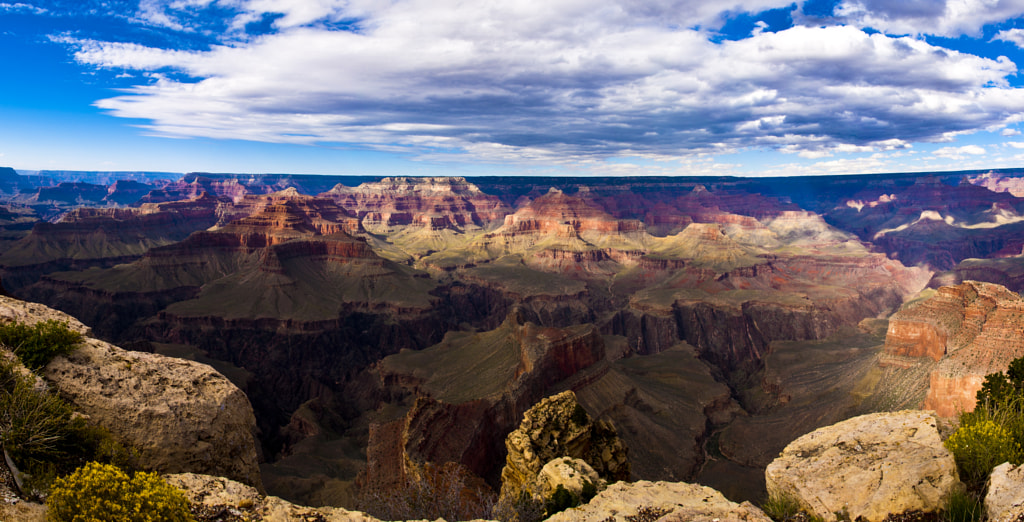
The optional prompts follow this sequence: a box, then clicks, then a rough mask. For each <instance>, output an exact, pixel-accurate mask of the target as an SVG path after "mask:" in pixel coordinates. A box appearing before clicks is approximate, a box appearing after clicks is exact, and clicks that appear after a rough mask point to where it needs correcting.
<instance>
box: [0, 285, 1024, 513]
mask: <svg viewBox="0 0 1024 522" xmlns="http://www.w3.org/2000/svg"><path fill="white" fill-rule="evenodd" d="M48 319H56V320H58V321H63V322H66V323H67V324H68V325H69V327H70V328H72V329H74V330H77V331H79V332H81V333H82V334H84V335H85V336H86V339H85V341H83V342H82V343H81V344H80V345H79V346H78V349H77V351H75V352H74V353H72V354H71V355H70V356H68V357H58V358H57V359H55V360H54V361H53V362H51V363H50V364H49V365H48V366H47V367H46V368H44V370H43V372H42V373H43V375H44V377H45V378H46V380H47V381H48V382H49V384H50V385H51V386H53V387H54V388H55V389H57V390H58V391H59V392H60V393H61V395H62V396H64V397H65V398H66V399H68V400H69V401H70V402H71V403H73V404H74V405H75V407H76V409H78V410H79V411H81V412H82V413H84V414H86V415H89V416H90V418H91V419H92V420H93V421H95V422H97V423H98V424H100V425H102V426H104V427H106V428H107V429H109V430H110V431H111V433H112V435H113V436H114V437H115V438H117V439H118V440H119V441H120V442H122V443H123V444H125V445H128V446H131V447H133V448H135V449H136V450H137V451H138V452H139V456H140V464H141V466H142V467H145V468H149V469H155V470H159V471H161V472H163V473H164V474H165V475H164V477H165V478H166V479H167V480H168V482H170V483H171V484H173V485H175V486H177V487H179V488H181V489H182V490H184V491H185V492H186V495H187V496H188V498H189V499H190V502H191V503H192V508H193V512H194V513H195V514H196V515H197V518H198V520H200V521H207V520H221V521H241V520H249V521H253V520H267V521H290V520H307V521H338V522H340V521H352V522H374V521H377V520H378V519H376V518H374V517H372V516H369V515H367V514H365V513H360V512H356V511H349V510H345V509H341V508H331V507H321V508H312V507H303V506H297V505H294V504H291V503H289V502H287V501H284V500H282V499H280V498H277V497H272V496H266V495H263V494H262V485H261V483H260V478H259V468H258V460H259V459H258V453H257V451H258V450H257V444H256V439H255V437H254V432H255V420H254V418H253V413H252V408H251V406H250V405H249V403H248V400H247V399H246V398H245V395H244V394H243V393H242V392H241V391H240V390H239V389H238V388H236V387H235V386H234V385H232V384H231V383H230V382H229V381H228V380H227V379H226V378H225V377H223V376H222V375H220V374H219V373H217V372H216V371H214V370H213V369H212V368H210V367H209V366H206V365H203V364H199V363H195V362H191V361H184V360H180V359H174V358H168V357H163V356H160V355H155V354H148V353H139V352H129V351H126V350H123V349H121V348H118V347H117V346H113V345H110V344H109V343H105V342H103V341H100V340H98V339H95V338H91V337H89V334H90V332H89V329H88V328H87V327H85V326H84V325H83V324H82V323H81V322H79V321H77V320H76V319H74V318H73V317H70V316H68V315H66V314H63V313H61V312H58V311H55V310H53V309H50V308H48V307H45V306H42V305H38V304H33V303H25V302H22V301H18V300H15V299H11V298H7V297H2V296H0V321H4V322H6V321H21V322H25V323H29V324H33V323H36V322H39V321H45V320H48ZM556 399H557V400H556ZM569 399H571V400H569ZM562 403H564V404H566V405H568V406H566V407H565V408H567V409H572V407H573V405H575V404H576V402H575V397H574V396H572V394H571V393H568V394H562V395H559V396H556V397H552V398H550V399H547V400H546V401H542V402H541V403H540V404H538V405H537V406H536V407H535V408H531V410H530V411H528V412H527V413H526V415H525V416H524V421H523V424H524V425H526V426H528V427H530V429H531V430H533V431H536V432H537V433H538V434H539V435H537V436H536V437H534V436H533V431H531V432H530V433H531V435H530V436H529V439H530V441H535V440H536V441H542V440H547V437H545V436H543V435H544V434H546V433H547V431H546V429H547V428H545V426H540V425H538V424H537V422H539V420H540V419H541V417H543V415H541V414H540V413H539V412H547V414H549V415H548V416H549V417H551V418H560V417H561V416H564V415H561V414H557V415H556V414H555V413H557V412H555V413H552V412H550V411H548V410H550V409H551V408H552V407H554V406H552V405H557V404H562ZM545 405H547V406H545ZM545 408H547V409H545ZM573 411H574V410H573ZM564 413H565V415H571V414H572V413H571V412H569V411H567V412H564ZM555 424H558V423H554V424H552V426H554V425H555ZM563 424H564V423H563ZM559 426H560V425H559ZM552 429H557V426H555V427H554V428H552ZM609 429H610V428H609ZM513 438H514V437H513ZM570 439H571V440H576V439H572V438H570ZM570 439H567V440H570ZM581 440H582V439H581ZM609 440H612V439H609ZM513 442H514V441H513ZM531 444H533V442H531ZM513 446H515V444H513ZM570 446H572V445H567V446H566V447H570ZM586 446H587V447H590V448H591V449H593V447H591V445H586ZM581 447H582V446H581ZM595 447H596V446H595ZM616 447H617V446H615V445H614V444H612V446H609V448H608V451H607V452H605V451H604V449H602V451H591V453H596V454H597V453H599V454H602V456H601V458H600V459H598V458H596V457H594V458H591V459H590V460H592V461H594V462H595V464H597V465H598V466H597V467H598V468H601V467H602V463H604V464H607V463H608V462H619V460H620V459H619V458H617V457H616V455H618V453H616V452H617V451H620V450H616V449H615V448H616ZM531 448H532V446H531ZM620 449H621V448H620ZM567 451H568V450H567ZM524 453H525V450H524ZM530 453H531V454H532V455H540V454H541V453H543V454H544V455H545V457H544V458H548V457H551V459H550V461H549V462H547V463H546V464H545V465H543V466H540V464H541V463H540V462H537V463H536V464H537V465H533V466H527V467H523V469H524V470H526V469H527V468H529V470H530V474H531V477H526V476H523V477H520V482H522V483H524V484H527V483H530V481H532V480H537V479H543V480H541V481H538V483H541V482H543V483H552V484H553V483H554V482H559V483H564V484H565V485H567V486H569V487H570V488H571V487H573V486H572V485H571V484H570V482H571V479H573V477H588V476H591V475H592V474H593V476H596V472H595V471H594V468H593V467H592V466H590V465H589V464H588V463H587V462H584V461H581V460H580V458H584V460H586V459H585V458H586V455H585V454H581V455H555V454H554V453H552V454H551V455H548V453H550V452H546V451H541V449H540V448H532V449H531V450H530ZM555 453H558V452H557V451H555ZM584 453H586V452H584ZM604 453H607V455H603V454H604ZM513 460H514V459H513ZM524 462H525V461H524ZM531 462H532V461H531ZM620 464H621V463H620ZM534 468H538V469H540V471H537V469H534ZM557 469H564V470H567V471H564V472H559V471H556V470H557ZM602 469H603V468H602ZM605 471H607V470H605ZM523 473H526V472H525V471H524V472H523ZM523 473H520V474H523ZM533 473H537V474H538V477H537V479H534V478H532V474H533ZM540 475H545V476H544V477H540ZM548 475H550V476H548ZM766 480H767V486H768V490H769V492H770V493H772V494H774V495H777V496H784V497H786V498H788V499H790V500H792V501H794V502H796V503H797V504H799V506H800V507H801V508H802V509H804V510H806V511H807V512H808V513H811V514H813V515H815V516H818V517H821V518H823V519H824V520H828V521H833V520H839V519H848V520H865V521H867V522H881V521H883V520H885V519H886V517H888V516H889V515H890V514H899V513H904V512H909V511H922V512H935V511H939V510H940V509H942V503H943V500H944V498H945V497H946V496H947V495H949V494H950V492H952V491H954V490H955V489H956V488H958V487H959V486H960V485H959V480H958V478H957V475H956V467H955V464H954V462H953V458H952V456H951V455H950V453H949V452H948V450H946V449H945V448H944V447H943V445H942V440H941V438H940V437H939V434H938V431H937V429H936V418H935V415H934V413H933V412H924V411H903V412H896V413H876V414H870V415H864V416H861V417H856V418H853V419H849V420H846V421H843V422H840V423H838V424H835V425H832V426H827V427H824V428H820V429H818V430H816V431H814V432H811V433H808V434H807V435H804V436H802V437H800V438H798V439H797V440H795V441H793V442H792V443H791V444H790V445H789V446H787V447H786V448H785V450H784V451H783V452H782V454H781V455H780V456H779V457H778V458H777V459H776V460H775V461H774V462H772V464H771V465H769V466H768V468H767V470H766ZM560 481H561V482H560ZM597 482H599V488H600V489H601V490H600V491H599V492H598V493H597V495H596V496H595V497H594V498H593V499H592V500H590V502H588V503H586V504H584V505H582V506H580V507H577V508H572V509H569V510H566V511H563V512H561V513H557V514H555V515H554V516H552V517H550V518H549V519H548V520H549V521H553V522H567V521H594V522H612V521H622V522H626V521H631V522H635V521H639V520H643V521H655V520H659V521H666V522H667V521H708V522H712V521H716V522H741V521H745V522H755V521H757V522H767V521H769V520H770V518H769V517H768V516H767V515H766V514H765V513H764V512H763V511H762V510H761V509H760V508H758V507H757V506H755V505H753V504H750V503H749V502H744V503H742V504H737V503H735V502H731V501H729V500H728V499H726V498H725V497H724V496H723V495H722V494H721V493H719V492H717V491H715V490H713V489H711V488H708V487H705V486H700V485H695V484H686V483H680V482H676V483H672V482H647V481H640V482H633V483H627V482H614V483H612V484H610V485H606V484H605V481H604V480H599V481H597ZM990 484H991V485H990V490H989V492H988V495H987V497H986V499H985V508H986V511H987V514H988V517H989V520H992V521H996V520H998V521H1013V520H1017V519H1019V518H1021V517H1024V468H1014V467H1012V466H1010V465H1009V464H1004V465H1003V466H999V467H998V468H996V470H995V471H994V472H993V476H992V478H991V480H990ZM2 497H3V501H2V502H0V520H19V521H20V520H26V521H31V520H40V521H41V520H45V518H46V510H45V507H44V506H42V505H39V504H33V503H30V502H25V501H17V500H15V499H14V498H13V497H11V496H10V495H3V496H2Z"/></svg>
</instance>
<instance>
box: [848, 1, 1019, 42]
mask: <svg viewBox="0 0 1024 522" xmlns="http://www.w3.org/2000/svg"><path fill="white" fill-rule="evenodd" d="M836 13H837V14H838V15H839V16H840V17H841V18H843V19H845V20H846V21H847V22H848V23H852V24H855V25H857V26H858V27H872V28H874V29H877V30H880V31H884V32H886V33H889V34H913V35H916V34H934V35H941V36H959V35H978V34H980V32H981V28H982V26H984V25H986V24H990V23H994V22H1002V21H1005V20H1007V19H1010V18H1016V17H1018V16H1021V15H1024V0H899V1H892V0H844V1H842V2H840V4H839V6H838V7H837V9H836Z"/></svg>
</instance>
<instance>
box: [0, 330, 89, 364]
mask: <svg viewBox="0 0 1024 522" xmlns="http://www.w3.org/2000/svg"><path fill="white" fill-rule="evenodd" d="M80 342H82V334H80V333H78V332H76V331H74V330H71V329H69V328H68V325H67V324H66V323H62V322H60V321H55V320H52V319H51V320H49V321H43V322H39V323H36V324H34V325H32V326H29V325H27V324H25V323H8V324H4V325H0V344H3V345H5V346H7V347H8V348H10V349H11V350H13V351H14V353H15V355H17V356H18V358H19V359H21V363H22V364H24V365H25V366H26V367H28V368H29V369H31V370H38V369H39V368H42V367H43V366H46V364H47V363H49V362H50V361H51V360H53V358H54V357H56V356H58V355H68V354H69V353H71V352H72V351H74V349H75V345H76V344H78V343H80Z"/></svg>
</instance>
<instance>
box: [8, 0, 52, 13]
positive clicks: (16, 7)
mask: <svg viewBox="0 0 1024 522" xmlns="http://www.w3.org/2000/svg"><path fill="white" fill-rule="evenodd" d="M2 12H14V13H32V14H37V15H39V14H45V13H46V12H47V9H46V8H44V7H38V6H35V5H32V4H25V3H20V2H19V3H16V4H10V3H6V2H0V13H2Z"/></svg>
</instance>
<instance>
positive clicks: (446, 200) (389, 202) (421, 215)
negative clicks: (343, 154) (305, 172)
mask: <svg viewBox="0 0 1024 522" xmlns="http://www.w3.org/2000/svg"><path fill="white" fill-rule="evenodd" d="M321 196H324V197H329V198H331V199H333V200H334V201H335V202H337V203H338V205H340V206H341V207H343V208H345V209H347V210H349V211H350V212H353V213H354V214H356V215H357V216H358V217H359V218H360V219H361V220H362V223H363V226H364V227H365V228H366V229H367V230H370V231H372V232H375V233H387V232H393V231H395V230H396V228H400V227H404V226H406V225H412V226H414V227H425V228H428V229H433V230H438V229H456V230H465V229H474V228H492V224H494V223H496V222H500V221H501V219H502V218H504V217H505V215H506V214H508V213H509V212H511V210H510V209H509V208H508V207H507V206H506V205H505V204H504V203H502V202H501V200H499V199H498V198H496V197H494V196H490V195H488V194H484V193H483V192H482V191H481V190H480V189H479V188H478V187H477V186H476V185H474V184H472V183H469V182H467V181H466V179H465V178H458V177H451V178H384V179H382V180H380V181H379V182H374V183H363V184H361V185H359V186H358V187H355V188H350V187H346V186H344V185H340V184H339V185H337V186H335V187H334V188H332V189H331V190H329V191H327V192H324V193H323V194H321Z"/></svg>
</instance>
